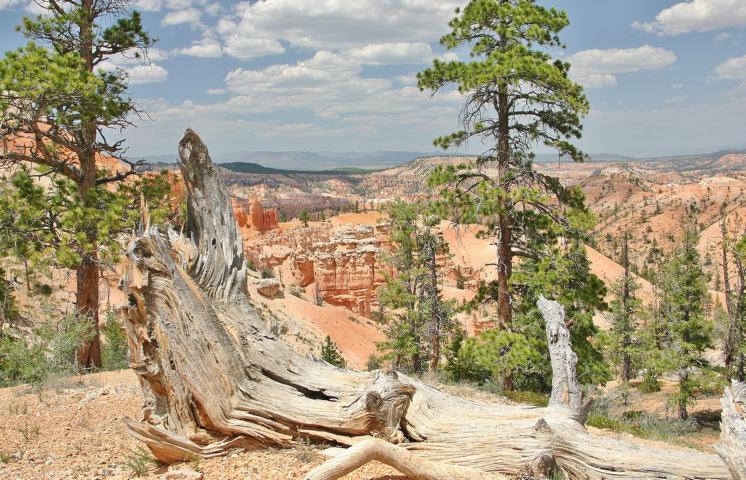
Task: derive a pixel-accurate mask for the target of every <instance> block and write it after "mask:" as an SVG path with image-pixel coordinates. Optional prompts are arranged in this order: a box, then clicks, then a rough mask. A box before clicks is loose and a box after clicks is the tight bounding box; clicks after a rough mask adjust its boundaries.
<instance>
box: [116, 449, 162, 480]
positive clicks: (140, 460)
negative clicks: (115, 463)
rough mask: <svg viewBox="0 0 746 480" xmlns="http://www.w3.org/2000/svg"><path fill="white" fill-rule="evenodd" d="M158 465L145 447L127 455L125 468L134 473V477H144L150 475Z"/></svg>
mask: <svg viewBox="0 0 746 480" xmlns="http://www.w3.org/2000/svg"><path fill="white" fill-rule="evenodd" d="M157 464H158V461H157V460H156V459H155V458H153V456H152V455H151V454H150V452H149V451H148V450H146V449H144V448H143V447H137V449H136V450H132V451H130V452H129V455H127V459H126V461H125V463H124V466H125V467H127V469H128V470H129V471H130V472H132V476H134V477H144V476H146V475H148V474H149V473H150V470H151V469H152V468H153V467H154V466H156V465H157Z"/></svg>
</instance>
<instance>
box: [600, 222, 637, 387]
mask: <svg viewBox="0 0 746 480" xmlns="http://www.w3.org/2000/svg"><path fill="white" fill-rule="evenodd" d="M621 263H622V267H623V268H624V273H623V275H622V277H621V278H620V279H619V280H618V281H616V282H615V283H614V286H613V287H612V293H613V295H614V298H613V300H612V301H611V305H610V314H611V315H610V316H611V325H612V327H611V331H610V332H608V333H607V334H606V336H605V337H606V338H605V340H606V345H605V346H606V352H607V353H608V357H609V359H610V360H611V361H612V363H614V364H615V365H617V366H618V367H619V370H620V376H621V378H622V380H623V381H625V382H628V381H629V380H630V378H631V377H632V372H633V370H635V366H636V365H639V357H640V351H639V349H640V347H641V343H640V338H639V337H638V335H637V321H638V318H639V315H640V310H641V308H642V302H641V301H640V300H639V299H638V298H637V296H636V292H637V290H638V289H639V288H640V286H639V284H638V283H637V281H636V280H635V278H634V277H633V276H632V273H631V269H630V263H629V237H628V234H626V233H625V236H624V246H623V251H622V260H621Z"/></svg>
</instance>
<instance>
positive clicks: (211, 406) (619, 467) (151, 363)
mask: <svg viewBox="0 0 746 480" xmlns="http://www.w3.org/2000/svg"><path fill="white" fill-rule="evenodd" d="M179 159H180V160H179V167H180V168H181V171H182V174H183V177H184V182H185V184H186V191H187V212H188V221H187V226H186V229H185V232H184V234H183V235H181V234H178V233H176V232H173V231H168V232H163V231H159V230H158V229H156V228H155V227H152V226H149V227H148V228H146V229H145V230H144V231H143V233H142V235H141V236H140V237H138V238H136V239H134V240H133V241H132V242H131V244H130V246H129V248H128V253H127V257H128V269H127V273H126V276H125V278H124V279H123V282H124V284H125V285H126V288H127V291H128V293H129V298H130V306H129V307H128V308H127V309H126V319H125V328H126V331H127V335H128V339H129V344H130V351H131V355H132V365H133V368H134V370H135V372H136V373H137V375H138V378H139V381H140V384H141V386H142V390H143V394H144V397H145V403H144V406H143V419H142V421H139V422H138V421H134V420H128V421H127V425H128V427H129V430H130V432H131V433H132V434H133V435H134V436H135V437H136V438H138V439H140V440H141V441H142V442H144V443H145V444H146V445H147V446H148V448H149V449H150V450H151V451H152V452H153V455H154V456H155V457H156V458H157V459H158V460H160V461H162V462H166V463H172V462H176V461H180V460H185V459H190V458H193V457H194V456H195V455H198V456H203V457H212V456H217V455H223V454H225V453H226V452H230V451H232V450H235V449H246V448H259V447H266V446H275V447H290V446H291V445H292V443H293V442H294V441H295V440H296V439H299V438H303V439H309V440H311V441H314V442H325V443H331V444H334V445H337V446H339V447H353V446H354V447H353V448H351V449H350V448H348V449H347V450H345V451H344V452H342V453H341V454H340V455H338V456H337V458H335V459H332V462H334V463H333V464H325V465H322V466H320V467H319V469H320V470H319V469H317V470H316V473H315V474H314V475H316V476H315V477H308V478H314V479H321V478H324V479H332V478H338V477H339V476H340V475H342V473H340V472H347V471H350V469H354V468H356V467H357V466H359V465H361V464H362V463H365V462H366V461H370V460H381V461H385V462H387V463H389V464H390V465H392V466H394V467H395V468H397V469H399V470H400V471H402V472H404V473H405V474H406V475H409V476H410V477H411V478H426V479H429V480H435V479H454V480H458V479H466V478H470V479H472V478H485V479H487V478H489V479H493V478H501V477H502V476H503V475H504V476H513V475H517V474H519V473H520V472H523V471H526V470H527V469H530V468H544V467H542V466H547V465H556V468H557V469H559V470H560V471H562V472H564V473H565V474H566V475H567V476H568V478H572V479H575V478H583V479H591V480H595V479H599V480H600V479H606V478H615V479H630V480H631V479H661V478H665V479H674V478H682V479H683V478H687V479H710V480H718V479H730V478H731V474H730V471H729V467H728V466H726V464H725V463H724V462H723V461H722V460H721V459H720V458H719V457H718V456H716V455H709V454H705V453H702V452H696V451H693V450H674V449H671V450H669V449H664V448H653V447H648V446H645V447H642V446H640V445H636V444H633V443H629V442H624V441H620V440H615V439H612V438H607V437H599V436H594V435H590V434H589V433H587V432H586V431H585V428H584V426H583V424H582V421H583V420H584V414H582V412H583V408H584V406H585V405H586V403H585V402H584V399H583V398H582V394H580V391H579V390H578V388H577V379H576V378H574V368H575V364H574V363H573V362H576V361H577V358H574V357H573V355H574V354H572V355H571V352H572V350H571V348H570V345H569V339H568V338H566V336H565V330H566V327H565V330H563V327H564V314H563V313H562V312H561V308H560V310H559V311H557V310H556V308H557V307H558V304H557V305H554V304H553V303H551V302H549V303H546V305H545V306H546V309H548V310H547V311H548V312H553V313H549V314H548V315H549V317H550V318H548V319H547V322H548V327H549V326H551V325H554V326H553V327H552V328H553V330H552V332H551V333H550V332H549V330H548V336H550V337H551V338H550V350H551V351H553V352H554V353H553V354H552V366H553V369H555V375H556V377H557V382H556V385H555V386H556V388H557V389H558V390H557V395H556V396H555V394H554V392H553V395H552V397H553V399H554V400H553V402H552V405H550V406H549V407H548V408H533V407H526V406H512V405H498V404H484V403H479V402H474V401H469V400H465V399H461V398H457V397H453V396H450V395H447V394H445V393H443V392H441V391H440V390H438V389H436V388H434V387H431V386H429V385H427V384H424V383H422V382H420V381H418V380H416V379H412V378H409V377H407V376H405V375H402V374H399V373H396V372H383V371H377V372H357V371H350V370H344V369H339V368H336V367H333V366H331V365H329V364H327V363H325V362H321V361H318V360H313V359H310V358H307V357H305V356H303V355H300V354H298V353H296V352H295V351H293V350H292V349H291V348H290V347H289V346H288V345H286V344H285V343H284V342H282V341H281V340H280V339H279V338H277V337H276V336H275V335H273V334H271V333H270V332H269V331H268V330H267V328H266V327H265V325H264V322H263V321H262V320H261V318H260V317H259V315H258V314H257V312H256V311H255V310H254V308H253V306H252V305H251V303H250V301H249V298H248V295H247V286H246V264H245V260H244V253H243V247H242V242H241V237H240V232H239V230H238V226H237V224H236V219H235V217H234V215H233V210H232V208H231V204H230V201H229V200H230V199H229V196H228V194H227V191H226V190H225V187H224V186H223V184H222V182H221V179H220V176H219V172H218V170H217V168H216V167H215V166H214V165H213V164H212V162H211V160H210V157H209V154H208V151H207V147H206V146H205V145H204V144H203V143H202V141H201V139H200V138H199V136H198V135H197V134H196V133H195V132H193V131H192V130H187V132H186V134H185V135H184V138H183V139H182V140H181V142H180V143H179ZM547 302H548V301H547ZM546 309H545V310H546ZM555 338H556V341H554V340H553V339H555ZM553 342H554V346H552V343H553ZM555 361H556V366H555ZM561 379H562V380H561ZM560 380H561V381H560ZM553 390H554V389H553ZM551 468H554V467H551Z"/></svg>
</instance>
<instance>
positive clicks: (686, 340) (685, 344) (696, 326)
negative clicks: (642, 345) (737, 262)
mask: <svg viewBox="0 0 746 480" xmlns="http://www.w3.org/2000/svg"><path fill="white" fill-rule="evenodd" d="M697 244H698V234H697V231H696V229H688V230H687V231H686V232H685V235H684V239H683V242H682V245H681V246H680V247H679V249H678V250H677V251H676V252H674V254H673V256H672V257H671V258H670V259H668V261H667V262H666V263H665V264H664V265H663V266H662V271H661V275H660V277H659V282H658V287H659V299H658V304H659V309H658V311H657V312H656V315H655V318H654V319H653V321H651V322H650V323H649V324H648V328H647V329H646V330H647V331H646V332H645V336H644V338H645V340H646V341H647V345H646V352H645V357H646V358H645V367H646V368H648V369H649V370H650V372H651V373H650V375H655V374H656V373H658V372H666V371H668V372H678V373H679V391H678V393H677V394H676V395H675V396H674V397H673V398H672V402H674V403H675V404H676V405H678V410H679V416H680V418H682V419H685V418H687V416H688V413H687V405H689V404H691V403H692V402H693V401H694V397H695V393H696V384H697V380H696V378H692V375H693V374H694V367H697V368H699V369H702V368H705V369H707V368H708V365H707V362H706V361H705V360H704V358H703V354H704V351H705V350H706V349H707V348H712V346H713V341H712V333H713V328H714V327H713V323H712V321H711V320H710V318H709V315H708V303H709V294H708V290H707V282H708V280H709V277H708V275H707V274H706V273H705V272H704V270H703V269H702V266H701V262H700V257H699V252H698V250H697Z"/></svg>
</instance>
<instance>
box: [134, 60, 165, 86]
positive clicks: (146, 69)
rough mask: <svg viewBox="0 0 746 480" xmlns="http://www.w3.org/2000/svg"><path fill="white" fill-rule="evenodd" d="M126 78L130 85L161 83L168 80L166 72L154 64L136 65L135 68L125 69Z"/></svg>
mask: <svg viewBox="0 0 746 480" xmlns="http://www.w3.org/2000/svg"><path fill="white" fill-rule="evenodd" d="M127 78H128V83H129V84H130V85H142V84H144V83H158V82H163V81H165V80H166V78H168V71H167V70H166V69H165V68H163V67H161V66H160V65H157V64H155V63H151V64H148V65H137V66H136V67H132V68H128V69H127Z"/></svg>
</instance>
